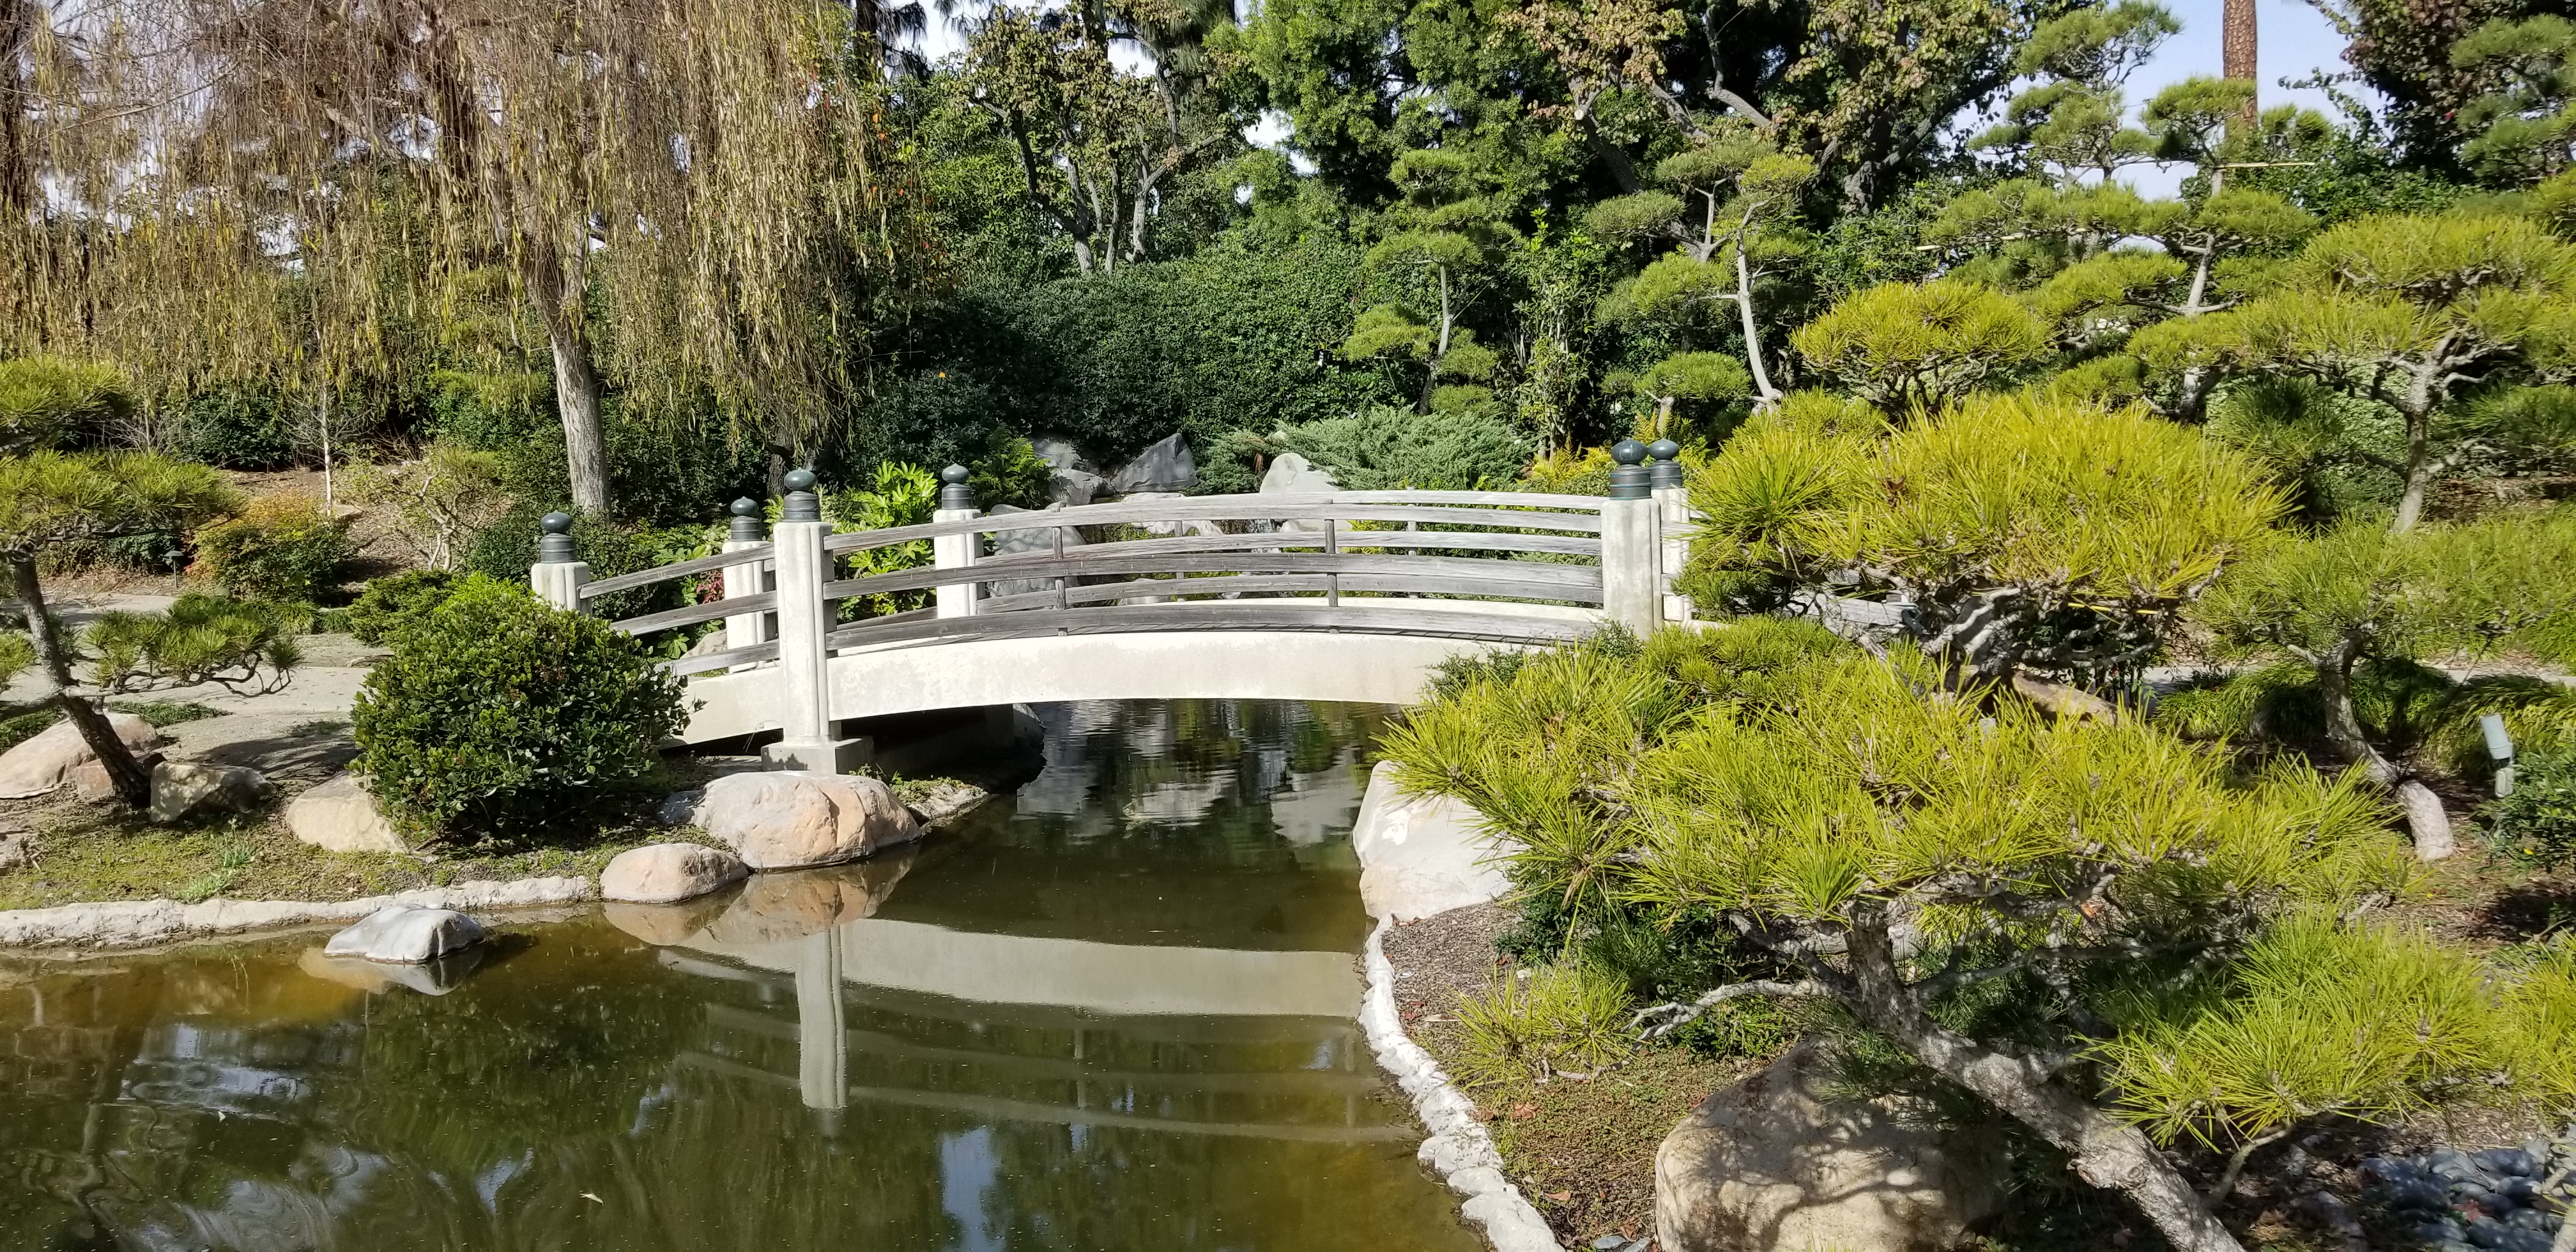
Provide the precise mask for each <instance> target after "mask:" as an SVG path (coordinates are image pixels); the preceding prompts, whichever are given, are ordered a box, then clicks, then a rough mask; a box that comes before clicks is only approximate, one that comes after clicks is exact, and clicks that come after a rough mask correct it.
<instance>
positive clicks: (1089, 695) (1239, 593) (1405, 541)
mask: <svg viewBox="0 0 2576 1252" xmlns="http://www.w3.org/2000/svg"><path fill="white" fill-rule="evenodd" d="M1675 451H1677V450H1676V449H1675V448H1674V447H1673V445H1671V444H1670V443H1658V444H1656V445H1654V447H1653V449H1652V450H1651V453H1652V456H1653V463H1652V464H1651V465H1649V464H1647V463H1646V462H1647V461H1648V459H1649V455H1650V453H1649V450H1648V449H1647V448H1646V447H1644V446H1643V445H1639V444H1636V443H1634V442H1633V441H1631V442H1629V443H1626V444H1623V445H1621V446H1620V448H1619V449H1618V459H1619V460H1620V464H1619V465H1618V466H1617V467H1616V468H1615V469H1614V470H1613V472H1612V485H1611V494H1610V495H1608V496H1606V497H1604V496H1580V495H1557V494H1536V493H1524V492H1491V491H1336V492H1325V493H1307V494H1279V493H1260V494H1248V495H1216V496H1189V497H1175V498H1165V499H1154V500H1141V501H1140V500H1128V501H1121V502H1114V503H1108V504H1092V505H1082V506H1079V507H1071V508H1067V507H1062V506H1058V507H1053V508H1048V509H1043V510H1002V509H996V510H994V511H992V512H989V513H988V512H984V511H982V510H980V509H978V508H977V507H976V505H975V501H974V500H973V498H972V496H971V495H970V494H969V493H968V491H967V489H966V487H965V483H964V480H965V478H966V471H965V470H964V469H962V468H960V467H956V466H951V467H949V469H948V470H947V471H946V472H945V473H944V474H943V475H942V477H943V478H944V479H946V481H947V485H946V486H945V487H943V488H942V489H941V493H940V500H939V504H940V507H939V509H938V510H937V511H936V512H935V513H934V514H933V515H932V516H933V520H932V521H930V522H928V523H925V524H921V525H915V526H897V527H889V528H884V529H877V530H855V531H840V530H836V528H835V527H834V525H833V524H832V523H831V522H829V521H826V520H824V518H823V515H822V511H821V508H820V500H819V499H818V497H817V495H816V493H815V491H814V489H813V487H814V480H813V475H812V474H810V473H807V472H805V471H798V472H797V473H794V474H791V475H789V476H788V486H789V491H788V494H787V497H786V499H785V500H784V501H783V507H782V515H781V520H780V521H779V522H778V523H777V524H776V525H775V527H774V528H772V533H768V534H764V533H763V526H762V523H761V520H760V518H759V516H758V513H759V510H758V508H757V507H756V506H753V505H751V503H750V502H748V501H739V502H737V503H736V505H735V512H736V516H735V518H734V521H733V527H732V530H731V531H730V532H729V534H730V538H729V539H728V540H727V542H726V543H725V545H724V549H725V550H724V551H723V552H722V553H720V554H718V555H715V556H710V557H703V558H700V559H697V560H693V561H682V562H679V563H676V564H672V565H664V566H659V567H657V568H653V569H648V570H641V571H638V572H635V573H631V574H621V575H618V576H617V577H614V578H602V579H596V580H594V579H593V578H592V577H591V576H590V569H589V566H588V565H586V564H584V563H582V562H581V561H580V560H579V559H578V554H577V553H576V552H575V551H574V549H573V544H572V540H571V537H570V535H569V534H568V533H566V532H567V530H568V527H569V526H570V519H569V518H564V517H562V516H561V515H560V514H558V515H555V516H552V517H549V518H548V519H547V533H546V534H545V535H544V537H543V538H542V539H541V540H540V542H539V545H538V563H537V564H536V565H535V566H534V567H533V568H532V569H531V570H530V581H531V583H532V584H533V585H534V586H535V588H536V590H537V592H538V593H539V594H540V595H542V596H544V597H545V598H546V599H548V600H550V601H552V602H553V603H555V604H556V605H558V606H560V607H564V608H569V609H577V610H578V609H586V608H595V607H596V606H597V605H598V604H600V603H601V597H604V596H608V595H611V594H613V593H616V592H622V591H632V590H636V589H639V588H644V587H649V586H652V585H654V584H657V583H663V582H668V581H671V580H674V579H687V580H692V582H694V583H710V582H711V583H712V584H713V589H712V590H711V591H710V594H709V596H708V598H707V599H706V600H705V601H704V602H703V603H698V604H692V605H688V606H685V607H682V608H677V609H671V610H667V611H664V612H658V613H651V614H647V615H644V616H639V617H629V618H625V619H622V620H618V621H616V622H615V623H614V624H615V627H616V629H618V630H620V631H623V632H625V633H627V634H630V635H637V636H650V635H653V634H656V633H658V632H665V631H674V630H680V629H683V628H688V627H693V626H698V625H701V624H703V623H707V622H715V621H722V622H723V623H724V630H723V631H722V633H721V634H720V635H717V636H713V637H712V638H714V639H718V640H720V641H721V642H720V643H713V644H710V643H706V642H702V643H701V645H700V647H699V649H698V650H696V651H694V652H693V653H692V654H691V655H689V656H685V657H682V658H680V659H679V660H676V661H672V662H669V663H668V664H669V665H670V667H671V669H672V670H673V671H674V672H676V673H678V674H681V675H683V676H685V677H686V678H687V680H688V687H689V695H690V697H691V698H692V700H694V701H696V702H697V709H696V712H695V714H694V715H693V717H692V718H691V720H690V723H689V726H688V729H687V731H686V733H685V735H684V737H685V738H686V739H687V740H688V741H690V742H692V743H704V742H710V741H714V740H721V739H730V738H735V737H738V736H745V735H753V734H759V733H762V732H768V731H777V732H781V733H782V740H781V742H779V743H777V744H773V745H771V747H770V748H769V749H768V751H769V753H770V755H771V757H772V759H773V760H777V761H780V762H781V763H784V764H793V765H796V766H798V767H801V768H808V769H818V770H841V769H846V768H849V767H851V766H853V765H855V764H856V763H857V759H856V757H855V752H856V751H858V750H859V749H856V748H854V744H853V741H851V740H847V739H842V738H839V737H837V736H836V734H835V727H836V726H837V725H838V724H839V723H841V722H845V721H849V720H852V719H858V718H867V717H877V716H883V715H887V714H895V713H909V712H918V711H922V710H929V709H947V708H972V707H979V706H994V705H1008V704H1017V703H1034V702H1040V701H1050V700H1092V699H1153V698H1251V699H1287V700H1360V701H1374V702H1383V703H1409V702H1411V701H1413V700H1415V699H1418V698H1419V696H1420V694H1421V691H1422V688H1423V684H1424V682H1425V681H1426V680H1427V678H1428V677H1429V675H1430V673H1431V671H1432V670H1433V669H1434V668H1435V667H1436V666H1438V665H1439V664H1440V663H1441V662H1442V661H1444V660H1447V659H1448V658H1450V657H1453V656H1456V655H1459V654H1461V653H1466V652H1477V651H1484V650H1488V649H1492V648H1497V647H1512V646H1526V645H1531V644H1545V643H1553V642H1558V641H1562V640H1566V639H1571V638H1576V637H1579V636H1581V635H1583V634H1586V633H1588V632H1590V631H1591V630H1593V629H1594V628H1596V627H1597V626H1598V625H1599V624H1600V623H1602V622H1603V621H1614V622H1618V623H1621V624H1623V625H1625V626H1627V627H1629V628H1630V629H1632V630H1635V631H1637V632H1638V633H1640V634H1643V633H1645V632H1646V631H1648V630H1651V629H1652V628H1653V627H1654V625H1655V624H1656V623H1657V622H1659V621H1664V620H1672V619H1687V618H1688V616H1689V606H1688V604H1687V602H1686V601H1683V600H1682V599H1681V598H1680V597H1677V596H1674V595H1672V594H1671V589H1672V578H1673V575H1674V574H1675V573H1677V572H1678V570H1679V566H1680V563H1681V555H1682V548H1683V543H1682V530H1683V527H1684V525H1685V519H1686V518H1687V516H1688V512H1687V507H1686V506H1685V505H1684V503H1683V500H1682V495H1683V493H1682V489H1681V472H1680V467H1679V465H1678V464H1676V463H1675V462H1674V461H1673V459H1672V456H1673V454H1674V452H1675ZM924 547H927V548H928V549H929V550H930V554H931V556H932V560H931V561H930V562H929V563H928V564H922V563H920V561H919V558H920V555H921V552H922V549H923V548H924ZM925 592H926V593H929V594H928V599H929V601H930V602H929V603H928V604H926V605H924V606H923V607H919V608H913V609H908V610H903V611H884V612H877V611H875V610H878V609H890V608H892V607H893V606H894V605H897V604H900V603H902V602H903V601H902V600H901V599H898V598H899V597H906V596H909V597H910V598H911V599H914V600H918V599H921V598H923V596H922V593H925ZM710 646H712V647H715V648H717V650H715V651H707V650H706V648H708V647H710Z"/></svg>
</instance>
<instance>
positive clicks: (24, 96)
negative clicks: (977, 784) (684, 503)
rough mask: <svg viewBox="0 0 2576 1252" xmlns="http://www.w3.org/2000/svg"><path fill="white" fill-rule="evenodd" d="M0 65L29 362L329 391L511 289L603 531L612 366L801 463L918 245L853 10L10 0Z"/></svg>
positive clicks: (3, 148) (583, 1)
mask: <svg viewBox="0 0 2576 1252" xmlns="http://www.w3.org/2000/svg"><path fill="white" fill-rule="evenodd" d="M871 25H873V23H872V24H871ZM0 46H14V47H16V48H17V49H19V55H18V57H17V58H16V59H15V60H14V61H13V62H12V64H13V65H14V67H15V69H16V72H15V73H14V75H11V74H5V73H0V90H5V91H6V92H7V94H8V96H9V99H8V101H7V102H6V107H5V108H0V202H5V205H6V207H7V208H8V209H9V210H10V217H9V220H10V223H11V228H10V231H9V238H8V242H7V244H6V245H5V246H6V248H7V255H6V258H5V262H0V268H5V272H6V280H5V283H4V284H0V317H5V319H6V320H5V333H6V334H7V335H8V336H9V337H10V338H11V339H12V340H14V341H15V342H16V343H17V344H18V345H19V346H20V347H21V348H23V349H37V350H45V349H51V350H57V351H66V352H69V351H79V352H83V353H86V354H89V355H104V356H109V357H111V358H114V359H117V360H119V361H121V362H125V363H127V364H129V365H130V366H131V367H133V368H136V369H137V370H139V371H142V372H144V373H145V374H146V375H147V377H151V378H153V380H154V381H176V380H174V379H172V378H170V377H169V376H170V375H171V374H172V373H173V372H183V371H189V370H199V371H203V370H209V369H216V368H222V369H229V370H234V371H239V372H244V373H253V374H257V373H273V372H277V371H280V370H293V371H296V372H298V373H299V374H301V375H302V376H304V377H307V378H312V379H315V380H318V381H320V382H322V383H323V384H324V385H325V386H326V387H327V385H328V384H329V383H331V382H332V381H334V380H338V379H341V378H345V377H347V376H349V375H350V374H353V373H360V372H364V371H366V370H369V369H382V368H383V367H385V365H386V362H387V358H388V354H389V351H390V343H391V340H392V339H393V338H394V336H395V335H396V334H397V333H398V331H399V327H400V325H401V323H402V322H403V321H404V320H405V319H409V318H418V317H423V316H435V315H436V314H437V312H438V310H439V309H440V307H441V305H442V303H443V302H446V301H449V300H451V299H454V298H455V293H456V290H457V287H458V285H459V284H460V283H461V282H464V281H465V280H467V279H468V278H469V277H470V276H473V275H478V274H483V273H488V272H491V271H495V270H497V271H499V272H501V273H505V274H506V275H508V284H509V287H510V292H511V295H512V296H513V298H514V299H515V300H516V301H517V302H518V303H520V304H521V305H522V306H523V307H524V308H525V310H527V312H528V313H530V314H531V315H533V321H534V322H535V323H536V324H537V325H539V326H541V327H542V333H543V339H544V343H545V348H546V351H547V353H548V355H549V356H550V357H551V359H552V364H553V374H554V383H555V398H556V403H557V407H558V409H559V410H560V413H561V417H562V420H563V426H564V434H565V442H566V445H567V448H568V450H569V451H568V459H569V466H568V472H569V477H570V482H571V494H572V498H573V500H574V502H575V503H576V504H577V505H579V506H581V507H583V508H586V509H592V510H598V509H604V508H606V507H607V504H608V484H607V468H606V455H605V446H604V438H603V434H602V430H601V420H600V400H601V394H602V389H603V384H602V377H603V374H613V376H615V377H616V378H618V379H619V381H620V382H621V383H623V384H624V385H626V386H627V387H629V388H630V389H632V390H635V391H637V392H639V393H641V394H645V395H652V394H657V393H658V394H666V395H675V394H681V393H683V392H693V393H695V394H702V395H707V396H711V397H712V398H713V399H714V400H715V402H716V404H717V406H718V407H719V409H720V410H722V411H724V412H726V413H728V414H730V415H731V416H732V417H733V418H734V420H735V421H736V423H737V425H749V426H752V427H755V428H756V430H757V432H758V436H759V437H761V438H763V439H765V440H767V441H768V442H769V444H770V446H771V448H772V452H773V459H774V460H778V461H781V462H782V464H783V459H784V458H786V457H789V456H793V455H794V454H795V453H797V452H799V451H802V450H803V449H804V448H805V446H806V445H807V444H809V443H810V440H811V438H812V436H813V435H814V434H815V433H816V431H817V429H818V425H819V420H820V418H821V416H822V415H823V414H824V413H825V412H826V411H827V406H828V405H829V404H830V403H831V401H832V400H833V398H834V397H835V396H836V395H838V394H841V393H844V392H846V391H847V390H848V389H849V388H850V387H851V386H852V385H853V383H854V381H855V380H854V379H853V377H852V369H853V366H852V364H851V362H853V361H854V360H863V359H864V353H863V352H860V351H856V350H857V349H860V348H862V347H863V346H864V343H865V341H866V338H867V324H866V321H865V319H864V312H863V302H864V301H865V300H866V299H868V298H869V295H870V293H871V291H873V290H879V289H882V286H883V284H884V283H885V282H887V281H888V280H889V279H890V278H891V277H892V276H893V275H895V274H897V273H899V272H901V271H902V270H903V267H904V266H905V265H906V264H908V259H909V257H910V256H912V255H914V254H915V251H914V250H912V249H909V248H906V247H904V246H902V243H901V240H902V239H903V238H904V237H905V235H906V223H907V222H908V221H909V220H911V219H910V218H909V217H908V216H907V212H908V208H907V206H908V197H907V196H906V195H905V193H904V187H903V184H902V183H901V180H900V178H899V176H898V175H897V174H896V172H895V171H894V170H893V168H892V167H891V166H890V165H889V164H888V162H887V161H886V160H885V159H884V157H883V155H882V154H883V153H884V151H885V150H886V148H887V146H888V145H887V142H886V136H885V135H884V133H883V132H882V130H881V129H879V122H878V115H877V109H876V105H877V92H878V85H877V84H878V80H877V76H876V66H877V64H878V55H879V54H878V49H877V46H876V43H875V37H874V33H873V31H872V30H870V31H858V32H855V33H854V31H853V28H852V26H851V12H850V10H849V9H848V8H846V7H842V6H822V5H806V4H798V3H794V2H793V0H651V2H650V3H647V2H645V0H567V2H560V3H537V2H535V0H389V2H387V3H364V4H361V3H356V2H354V0H104V2H103V3H100V4H94V5H87V6H81V7H80V8H78V9H77V10H69V9H66V10H55V9H52V8H48V7H44V6H39V5H36V4H34V3H33V0H0ZM602 325H605V326H607V327H609V328H612V329H613V333H612V334H607V335H602V334H601V333H599V328H600V327H601V326H602ZM156 375H157V377H156ZM755 415H757V416H755Z"/></svg>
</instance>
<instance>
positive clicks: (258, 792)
mask: <svg viewBox="0 0 2576 1252" xmlns="http://www.w3.org/2000/svg"><path fill="white" fill-rule="evenodd" d="M276 791H277V788H275V787H273V786H271V785H269V781H268V779H267V778H266V777H265V776H264V775H262V774H261V773H260V772H259V771H258V770H255V769H251V768H249V767H247V766H242V765H208V764H206V763H205V762H202V761H163V762H161V763H160V764H158V765H155V766H153V767H152V809H151V813H152V820H153V821H155V822H159V823H161V824H162V825H165V826H166V825H169V824H171V823H173V822H184V821H191V820H194V819H196V818H201V817H212V816H214V815H216V814H218V813H246V812H249V811H250V810H252V809H255V808H258V807H259V806H260V805H262V804H264V803H266V802H267V801H268V798H269V796H271V795H273V794H275V793H276Z"/></svg>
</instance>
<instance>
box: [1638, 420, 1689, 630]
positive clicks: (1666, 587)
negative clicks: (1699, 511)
mask: <svg viewBox="0 0 2576 1252" xmlns="http://www.w3.org/2000/svg"><path fill="white" fill-rule="evenodd" d="M1681 454H1682V446H1681V445H1680V444H1678V443H1675V442H1673V441H1672V440H1670V439H1658V440H1656V441H1654V442H1653V443H1650V444H1647V445H1646V455H1647V456H1649V457H1652V458H1654V460H1653V462H1652V463H1651V464H1650V465H1649V466H1648V467H1647V482H1648V485H1649V486H1650V487H1651V488H1652V489H1653V491H1654V493H1655V526H1656V533H1657V535H1658V536H1659V537H1660V538H1661V540H1662V552H1661V554H1660V556H1659V557H1658V560H1657V568H1656V575H1657V578H1656V593H1657V595H1658V596H1659V597H1660V598H1659V600H1658V601H1657V602H1658V603H1659V604H1660V605H1661V606H1662V608H1663V613H1662V619H1663V620H1664V621H1667V622H1687V621H1689V620H1690V619H1691V599H1690V597H1689V596H1686V595H1682V594H1680V593H1679V592H1677V591H1675V590H1674V589H1673V581H1674V580H1675V579H1677V578H1679V577H1681V572H1682V567H1683V566H1685V565H1688V564H1690V491H1689V489H1688V488H1686V487H1684V486H1683V485H1682V463H1681V461H1680V460H1679V459H1678V458H1679V457H1680V456H1681Z"/></svg>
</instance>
